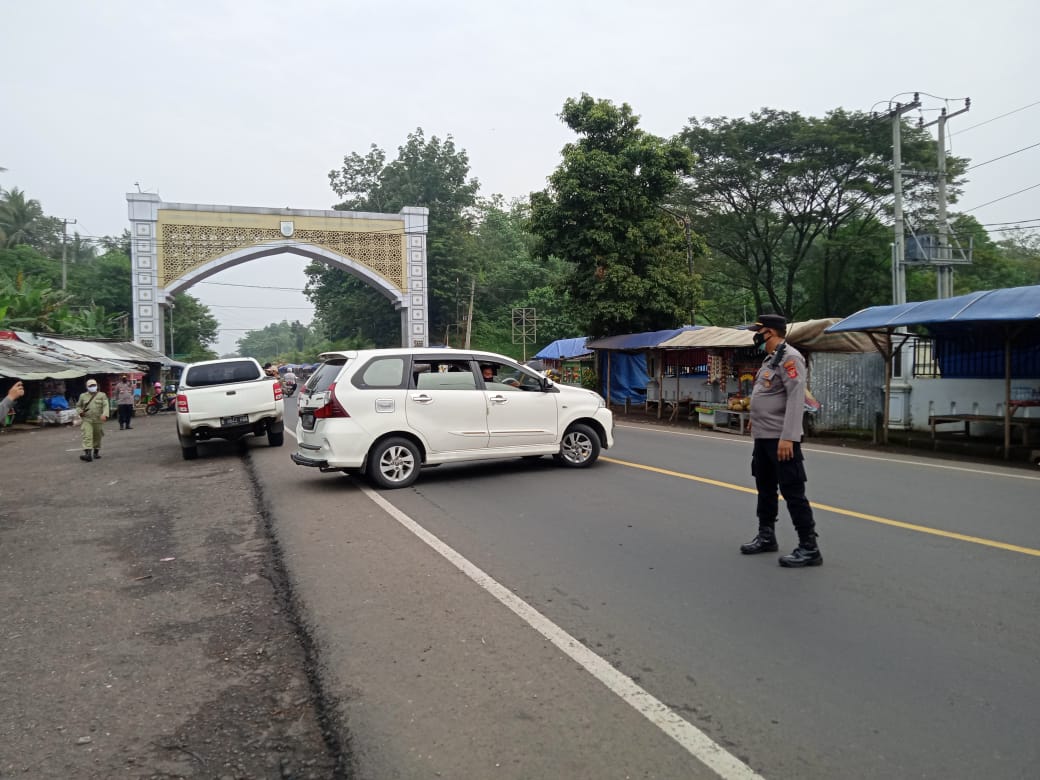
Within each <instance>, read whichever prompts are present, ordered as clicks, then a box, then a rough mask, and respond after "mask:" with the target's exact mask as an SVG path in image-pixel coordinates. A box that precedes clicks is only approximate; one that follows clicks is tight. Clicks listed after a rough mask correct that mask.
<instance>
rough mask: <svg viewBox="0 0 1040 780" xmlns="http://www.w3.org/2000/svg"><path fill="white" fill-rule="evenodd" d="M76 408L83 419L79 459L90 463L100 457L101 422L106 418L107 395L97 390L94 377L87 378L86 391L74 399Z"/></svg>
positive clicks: (102, 432)
mask: <svg viewBox="0 0 1040 780" xmlns="http://www.w3.org/2000/svg"><path fill="white" fill-rule="evenodd" d="M76 410H77V411H78V412H79V416H80V419H81V420H82V421H83V424H82V426H81V430H82V433H83V454H82V455H80V456H79V459H80V460H83V461H86V462H87V463H90V461H92V460H94V459H95V458H100V457H101V438H102V437H103V436H104V435H105V431H104V428H103V427H102V424H103V423H104V422H105V420H107V419H108V396H107V395H105V394H104V393H102V392H99V390H98V383H97V380H96V379H88V380H87V392H85V393H83V394H82V395H81V396H80V397H79V400H78V401H76ZM91 453H93V454H91Z"/></svg>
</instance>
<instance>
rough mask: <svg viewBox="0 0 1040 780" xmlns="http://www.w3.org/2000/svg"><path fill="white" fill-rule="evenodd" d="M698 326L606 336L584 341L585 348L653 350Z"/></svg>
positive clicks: (698, 326)
mask: <svg viewBox="0 0 1040 780" xmlns="http://www.w3.org/2000/svg"><path fill="white" fill-rule="evenodd" d="M700 327H702V326H700V325H686V326H684V327H682V328H672V329H671V330H653V331H649V332H647V333H626V334H624V335H621V336H607V337H605V338H602V339H595V340H593V341H586V342H585V346H586V347H588V348H589V349H611V350H638V349H654V348H656V347H657V346H659V345H660V344H661V342H663V341H668V339H671V338H675V337H676V336H678V335H679V334H680V333H682V332H683V331H687V330H697V329H698V328H700Z"/></svg>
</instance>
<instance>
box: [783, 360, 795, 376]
mask: <svg viewBox="0 0 1040 780" xmlns="http://www.w3.org/2000/svg"><path fill="white" fill-rule="evenodd" d="M784 369H785V370H786V371H787V375H788V376H789V377H791V379H797V378H798V366H797V365H796V364H795V362H794V361H793V360H788V361H787V362H786V363H784Z"/></svg>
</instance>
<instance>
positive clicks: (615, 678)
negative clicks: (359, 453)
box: [287, 431, 764, 780]
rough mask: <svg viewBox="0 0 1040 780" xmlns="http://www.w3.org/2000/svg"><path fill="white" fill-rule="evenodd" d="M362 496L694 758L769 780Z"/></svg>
mask: <svg viewBox="0 0 1040 780" xmlns="http://www.w3.org/2000/svg"><path fill="white" fill-rule="evenodd" d="M287 433H288V434H289V435H290V436H292V437H293V438H294V439H295V438H296V434H295V433H293V432H292V431H287ZM361 492H362V493H364V494H365V495H366V496H368V497H369V499H371V500H372V502H373V503H375V504H376V505H377V506H379V507H380V508H381V509H383V511H384V512H386V513H387V514H388V515H390V516H391V517H392V518H394V519H395V520H396V521H397V522H399V523H400V524H401V525H402V526H404V527H405V528H406V529H408V530H409V531H411V532H412V533H413V534H415V535H416V536H417V537H419V539H421V540H422V541H423V542H425V543H426V544H427V545H429V546H430V547H431V548H432V549H433V550H434V551H435V552H437V553H438V554H439V555H441V556H442V557H443V558H445V559H446V560H447V561H448V562H449V563H451V564H452V565H453V566H455V567H456V568H457V569H458V570H459V571H461V572H462V573H463V574H465V575H466V576H467V577H469V578H470V579H471V580H473V582H475V583H476V584H477V585H479V586H480V587H481V588H483V589H484V590H485V591H487V592H488V593H490V594H491V595H492V596H494V597H495V598H496V599H498V601H500V602H501V603H502V604H504V605H505V606H506V607H508V608H509V609H510V610H512V611H513V612H514V613H516V614H517V615H518V616H519V617H520V619H521V620H523V621H524V622H525V623H527V624H528V625H529V626H531V628H533V629H534V630H535V631H537V632H538V633H539V634H541V635H542V636H544V637H545V638H546V639H548V640H549V641H550V642H552V643H553V644H554V645H555V646H556V647H557V648H559V649H560V650H561V651H562V652H563V653H564V654H566V655H567V656H568V657H570V658H571V659H572V660H574V661H576V662H577V663H578V664H580V665H581V666H582V667H583V668H584V669H585V670H586V671H587V672H588V673H589V674H591V675H592V676H593V677H595V678H596V679H597V680H599V681H600V682H601V683H602V684H603V685H605V686H606V687H607V688H608V689H609V690H611V691H613V692H614V693H615V694H617V695H618V696H620V697H621V699H622V700H623V701H624V702H625V703H626V704H628V705H629V706H631V707H632V708H633V709H635V710H636V712H638V713H639V714H640V715H642V716H643V717H644V718H646V719H647V720H649V721H650V722H651V723H653V724H654V725H655V726H657V728H659V729H661V731H663V732H664V733H665V734H667V735H668V736H669V737H671V738H672V739H674V740H675V741H676V742H678V743H679V744H680V745H681V746H682V747H683V748H685V750H686V751H687V752H688V753H689V754H690V755H691V756H693V757H694V758H695V759H697V760H698V761H700V762H701V763H702V764H704V765H705V766H706V767H708V768H709V769H711V770H712V771H713V772H715V774H717V775H718V776H719V777H721V778H723V780H764V778H763V777H762V776H761V775H759V774H758V773H756V772H755V771H754V770H753V769H751V767H749V766H748V765H747V764H745V763H744V762H743V761H741V760H740V759H739V758H737V757H736V756H734V755H733V754H732V753H730V752H729V751H727V750H726V749H725V748H724V747H722V746H721V745H719V744H718V743H717V742H715V741H714V740H713V739H712V738H711V737H709V736H708V735H707V734H705V733H704V732H703V731H701V730H700V729H699V728H697V727H696V726H694V725H693V724H691V723H690V722H689V721H687V720H685V719H683V717H682V716H680V715H679V714H678V713H677V712H675V711H674V710H673V709H671V708H670V707H669V706H668V705H667V704H665V703H664V702H663V701H661V700H660V699H658V698H656V697H655V696H653V694H651V693H650V692H649V691H647V690H645V689H644V688H641V687H640V686H639V685H637V684H636V683H635V681H633V680H632V678H631V677H628V676H627V675H624V674H622V673H621V672H619V671H618V670H617V669H615V668H614V667H613V666H612V665H611V663H610V662H609V661H607V660H605V659H603V658H601V657H600V656H598V655H596V654H595V653H594V652H592V651H591V650H589V649H588V648H587V647H585V645H583V644H582V643H581V642H579V641H578V640H577V639H575V638H574V637H572V636H571V635H570V634H568V633H567V632H566V631H564V630H563V629H562V628H560V627H559V626H558V625H556V624H555V623H553V622H552V621H551V620H549V618H547V617H546V616H545V615H543V614H542V613H541V612H539V611H538V610H537V609H535V608H534V607H532V606H531V605H530V604H528V603H527V602H526V601H524V600H523V599H521V598H520V597H519V596H517V595H516V594H515V593H513V592H512V591H511V590H509V589H508V588H506V587H505V586H504V585H502V584H500V583H499V582H498V581H497V580H495V579H494V578H492V577H491V575H489V574H488V573H487V572H485V571H484V570H483V569H481V568H480V567H479V566H477V565H476V564H474V563H471V562H470V561H469V559H468V558H466V557H464V556H463V555H462V554H461V553H459V552H457V551H456V550H455V549H454V548H452V547H449V546H448V545H447V544H445V543H444V542H442V541H441V540H440V539H438V538H437V537H436V536H434V535H433V534H431V533H430V532H429V531H427V530H426V529H425V528H423V527H422V526H421V525H419V524H418V523H417V522H415V521H414V520H412V518H410V517H409V516H408V515H406V514H405V513H404V512H402V511H401V510H400V509H398V508H397V507H396V506H394V505H393V504H391V503H390V502H389V501H387V500H386V499H385V498H383V497H382V496H381V495H379V493H377V492H376V491H375V490H373V489H372V488H370V487H367V486H362V487H361Z"/></svg>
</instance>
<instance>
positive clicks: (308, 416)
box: [300, 412, 314, 431]
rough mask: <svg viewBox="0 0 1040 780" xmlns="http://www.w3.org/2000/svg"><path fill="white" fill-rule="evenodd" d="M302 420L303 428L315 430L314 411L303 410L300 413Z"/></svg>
mask: <svg viewBox="0 0 1040 780" xmlns="http://www.w3.org/2000/svg"><path fill="white" fill-rule="evenodd" d="M300 422H301V423H302V424H303V429H304V430H305V431H313V430H314V413H313V412H301V413H300Z"/></svg>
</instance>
